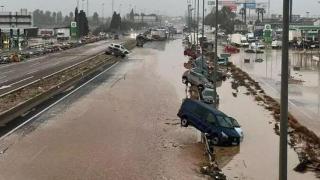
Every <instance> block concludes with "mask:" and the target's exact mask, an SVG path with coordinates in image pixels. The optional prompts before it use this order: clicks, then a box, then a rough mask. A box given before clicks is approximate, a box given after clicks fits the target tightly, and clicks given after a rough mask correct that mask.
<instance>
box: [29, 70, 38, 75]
mask: <svg viewBox="0 0 320 180" xmlns="http://www.w3.org/2000/svg"><path fill="white" fill-rule="evenodd" d="M38 71H39V70H34V71H31V72H28V73H27V74H26V75H30V74H33V73H36V72H38Z"/></svg>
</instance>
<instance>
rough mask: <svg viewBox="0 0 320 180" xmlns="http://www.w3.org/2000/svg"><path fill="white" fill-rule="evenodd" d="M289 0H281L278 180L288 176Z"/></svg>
mask: <svg viewBox="0 0 320 180" xmlns="http://www.w3.org/2000/svg"><path fill="white" fill-rule="evenodd" d="M289 1H290V0H283V21H282V22H283V35H282V65H281V106H280V112H281V113H280V152H279V180H287V178H288V177H287V168H288V164H287V163H288V82H289V50H288V49H289V43H288V42H289V9H290V8H289V6H290V3H289Z"/></svg>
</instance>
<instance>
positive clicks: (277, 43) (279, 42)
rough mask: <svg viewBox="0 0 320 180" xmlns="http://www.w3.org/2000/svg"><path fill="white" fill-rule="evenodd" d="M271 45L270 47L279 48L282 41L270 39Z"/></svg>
mask: <svg viewBox="0 0 320 180" xmlns="http://www.w3.org/2000/svg"><path fill="white" fill-rule="evenodd" d="M271 47H272V49H279V48H281V47H282V41H279V40H274V41H272V43H271Z"/></svg>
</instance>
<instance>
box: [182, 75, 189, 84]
mask: <svg viewBox="0 0 320 180" xmlns="http://www.w3.org/2000/svg"><path fill="white" fill-rule="evenodd" d="M182 83H183V84H185V85H188V79H187V78H186V77H183V78H182Z"/></svg>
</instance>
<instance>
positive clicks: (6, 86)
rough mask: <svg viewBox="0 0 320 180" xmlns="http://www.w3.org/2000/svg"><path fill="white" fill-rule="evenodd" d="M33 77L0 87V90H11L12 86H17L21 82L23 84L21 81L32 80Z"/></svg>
mask: <svg viewBox="0 0 320 180" xmlns="http://www.w3.org/2000/svg"><path fill="white" fill-rule="evenodd" d="M33 77H34V76H30V77H27V78H24V79H22V80H20V81H17V82H14V83H12V84H9V85H4V86H1V87H0V90H2V89H8V88H11V87H12V86H14V85H16V84H19V83H21V82H23V81H26V80H29V79H32V78H33ZM5 82H8V81H5ZM5 82H2V83H5Z"/></svg>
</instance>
